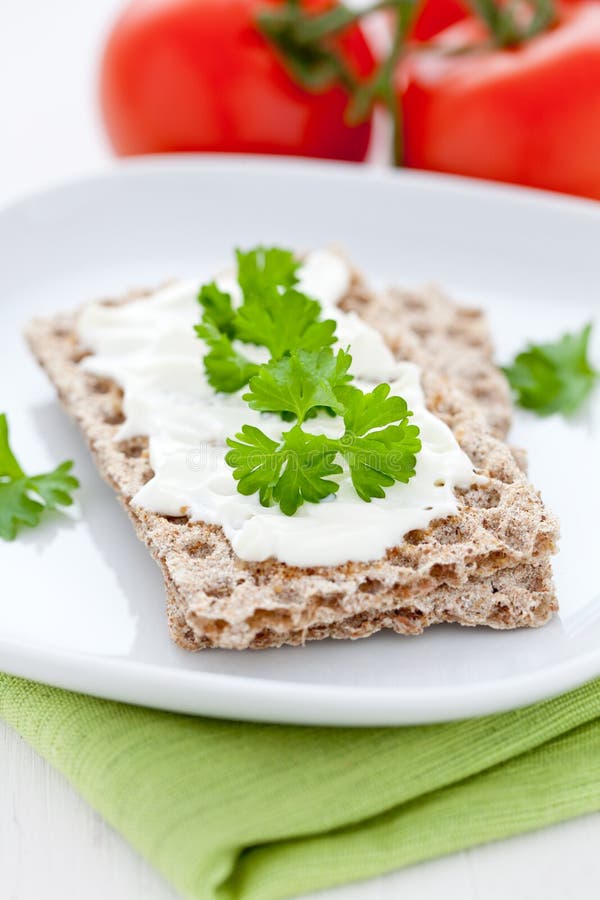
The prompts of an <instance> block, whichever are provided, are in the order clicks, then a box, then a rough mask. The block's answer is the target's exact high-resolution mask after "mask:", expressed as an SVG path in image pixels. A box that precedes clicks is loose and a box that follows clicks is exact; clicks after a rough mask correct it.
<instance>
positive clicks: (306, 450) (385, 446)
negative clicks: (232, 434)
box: [225, 350, 421, 516]
mask: <svg viewBox="0 0 600 900" xmlns="http://www.w3.org/2000/svg"><path fill="white" fill-rule="evenodd" d="M321 353H322V354H329V356H330V360H329V379H330V380H329V382H328V383H327V387H326V391H330V396H331V397H333V401H331V399H329V402H334V403H335V409H336V411H337V412H339V413H341V414H342V415H343V417H344V423H345V425H346V430H345V433H344V435H343V437H341V438H339V439H334V438H328V437H326V436H324V435H314V434H307V433H306V432H305V431H303V430H302V427H301V422H302V421H303V418H306V415H307V414H308V413H309V412H310V410H312V409H314V408H317V407H319V406H321V405H325V402H326V399H327V398H326V397H325V396H324V395H323V396H322V395H319V394H318V393H315V392H311V390H310V389H307V391H306V394H305V395H304V396H301V391H300V388H299V385H300V384H303V381H302V378H306V383H307V384H309V385H310V380H311V372H312V370H311V365H313V366H314V359H312V357H311V355H310V354H306V355H305V356H306V358H305V359H304V361H302V360H301V358H300V356H301V355H300V354H298V355H296V356H290V357H284V359H282V360H278V361H271V362H270V363H269V364H268V365H267V366H264V367H263V368H262V369H261V371H260V373H259V375H257V376H255V378H253V379H252V380H251V382H250V384H251V387H252V393H251V394H247V395H246V396H245V399H247V400H248V401H249V404H250V406H252V407H253V408H254V409H259V410H261V411H266V410H270V411H273V409H274V408H275V411H277V412H285V413H293V414H294V415H295V416H297V417H298V423H297V424H296V425H295V426H294V427H293V428H292V429H291V431H288V432H287V433H285V434H284V435H283V436H282V441H281V443H280V444H278V443H277V442H276V441H273V440H271V438H269V437H267V436H266V435H265V434H264V433H263V432H262V431H261V430H260V429H258V428H254V427H253V426H250V425H245V426H244V427H243V429H242V431H241V432H240V433H239V434H237V435H236V440H228V441H227V443H228V445H229V447H230V448H231V450H230V451H229V453H228V454H227V456H226V457H225V460H226V462H227V463H228V465H230V466H231V467H232V468H233V470H234V471H233V476H234V478H235V479H236V480H237V482H238V490H239V491H240V493H242V494H253V493H256V492H257V491H258V493H259V496H260V502H261V503H262V504H263V506H270V505H272V504H273V503H279V506H280V507H281V510H282V512H284V513H285V514H286V515H288V516H290V515H293V514H294V513H295V512H296V510H297V509H298V508H299V507H300V506H301V505H302V503H304V502H306V501H308V502H310V503H319V502H320V501H321V500H323V499H325V497H328V496H329V495H330V494H334V493H336V491H337V490H338V487H339V482H338V481H335V480H333V481H332V480H331V476H332V475H339V474H342V472H343V469H342V468H341V466H340V465H339V463H338V462H337V459H338V456H339V455H341V456H342V457H343V458H344V459H345V461H346V463H347V465H348V468H349V471H350V477H351V479H352V484H353V486H354V489H355V491H356V493H357V494H358V496H359V497H360V498H361V499H362V500H364V501H366V502H367V503H368V502H370V501H371V500H372V499H373V498H374V497H378V498H383V497H385V488H389V487H391V486H392V485H393V484H394V483H395V482H398V481H399V482H403V483H406V482H408V481H409V480H410V479H411V478H412V477H413V476H414V475H415V471H416V456H417V454H418V453H419V451H420V450H421V441H420V438H419V429H418V427H417V426H416V425H410V424H409V417H410V416H411V415H412V413H411V412H410V410H408V408H407V406H406V402H405V400H403V399H402V397H390V396H389V393H390V387H389V385H387V384H380V385H378V387H376V388H375V389H374V390H373V391H372V392H371V393H368V394H363V393H362V391H360V390H359V389H358V388H355V387H351V386H349V385H347V384H345V382H342V383H341V386H338V387H337V388H335V389H334V388H332V384H335V379H336V374H335V373H337V375H338V376H339V377H340V379H345V378H347V375H346V372H347V369H348V366H349V364H350V361H351V359H350V357H349V355H348V354H347V353H344V351H343V350H340V351H339V353H338V355H337V357H334V356H333V354H332V353H331V351H321ZM303 362H304V363H305V368H304V369H302V378H299V377H298V371H297V368H296V367H297V366H300V367H302V364H303ZM332 362H333V363H334V365H335V369H332V368H331V363H332ZM267 372H268V373H269V376H268V378H267V377H266V373H267ZM328 396H329V395H328ZM341 398H343V399H341Z"/></svg>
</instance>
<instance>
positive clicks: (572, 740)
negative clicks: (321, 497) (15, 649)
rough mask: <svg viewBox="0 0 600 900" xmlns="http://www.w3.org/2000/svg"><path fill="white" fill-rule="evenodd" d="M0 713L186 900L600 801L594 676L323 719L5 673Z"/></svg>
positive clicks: (217, 897)
mask: <svg viewBox="0 0 600 900" xmlns="http://www.w3.org/2000/svg"><path fill="white" fill-rule="evenodd" d="M0 716H2V717H3V718H4V719H6V721H7V722H9V723H10V724H11V725H12V726H13V727H14V728H15V729H16V730H17V731H19V732H20V733H21V734H22V735H23V737H24V738H25V739H26V740H27V741H28V742H29V743H30V744H31V745H32V746H33V747H35V749H36V750H38V751H39V752H40V753H41V754H42V755H43V756H44V757H45V758H46V759H47V760H48V761H49V762H50V763H52V765H53V766H55V767H56V768H57V769H59V770H60V771H61V772H62V773H63V774H64V775H65V776H66V777H67V778H68V779H69V780H70V781H71V782H72V783H73V784H74V785H75V787H76V788H77V789H78V790H79V791H80V792H81V793H82V794H83V796H84V797H85V798H86V799H87V800H88V801H89V802H90V803H91V804H92V806H94V807H95V808H96V809H97V810H98V811H99V812H100V813H102V815H103V816H104V817H105V818H106V819H107V821H108V822H110V823H111V824H112V825H114V827H115V828H117V829H118V830H119V831H120V832H121V833H122V834H123V836H124V837H125V838H127V840H128V841H130V842H131V844H133V846H134V847H136V848H137V849H138V850H139V851H140V853H142V854H143V855H144V856H145V857H146V859H147V860H148V861H149V862H150V863H151V864H152V865H154V866H155V867H156V868H157V869H159V870H160V871H161V872H162V873H163V874H164V875H165V876H166V877H167V878H168V879H169V880H170V881H171V882H172V883H173V884H174V885H175V886H176V888H177V889H178V890H179V891H180V893H181V894H182V895H183V896H185V897H190V898H197V900H200V898H202V900H234V898H235V900H237V898H240V900H275V898H281V897H291V896H294V895H297V894H301V893H305V892H308V891H312V890H317V889H319V888H325V887H328V886H330V885H334V884H340V883H342V882H346V881H351V880H355V879H361V878H368V877H370V876H375V875H378V874H381V873H383V872H387V871H390V870H391V869H395V868H398V867H400V866H406V865H409V864H410V863H415V862H418V861H419V860H424V859H429V858H431V857H434V856H439V855H441V854H444V853H450V852H452V851H455V850H458V849H460V848H463V847H469V846H473V845H474V844H480V843H483V842H485V841H490V840H494V839H497V838H502V837H506V836H508V835H512V834H517V833H519V832H523V831H527V830H529V829H533V828H539V827H541V826H544V825H550V824H552V823H554V822H558V821H560V820H562V819H567V818H569V817H572V816H576V815H579V814H581V813H585V812H591V811H592V810H597V809H600V681H596V682H592V683H591V684H588V685H585V686H584V687H581V688H579V689H578V690H576V691H573V692H572V693H570V694H566V695H564V696H562V697H559V698H557V699H554V700H550V701H547V702H545V703H541V704H538V705H536V706H531V707H528V708H526V709H522V710H517V711H515V712H510V713H505V714H503V715H497V716H489V717H486V718H482V719H472V720H468V721H463V722H453V723H450V724H445V725H429V726H420V727H407V728H387V729H386V728H370V729H356V728H355V729H350V728H335V729H333V728H303V727H290V726H279V725H259V724H248V723H240V722H225V721H219V720H215V719H212V720H211V719H201V718H194V717H191V716H180V715H172V714H170V713H164V712H158V711H156V710H150V709H142V708H138V707H134V706H127V705H125V704H120V703H113V702H109V701H105V700H97V699H93V698H91V697H85V696H81V695H78V694H73V693H68V692H67V691H62V690H58V689H56V688H50V687H46V686H44V685H40V684H34V683H32V682H28V681H23V680H21V679H18V678H13V677H11V676H8V675H0Z"/></svg>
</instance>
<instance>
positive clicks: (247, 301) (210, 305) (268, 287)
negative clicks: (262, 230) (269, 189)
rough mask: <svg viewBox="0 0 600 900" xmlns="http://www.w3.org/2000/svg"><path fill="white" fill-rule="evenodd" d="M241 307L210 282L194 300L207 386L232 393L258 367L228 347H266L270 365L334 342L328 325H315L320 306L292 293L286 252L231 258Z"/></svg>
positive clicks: (292, 265) (291, 263)
mask: <svg viewBox="0 0 600 900" xmlns="http://www.w3.org/2000/svg"><path fill="white" fill-rule="evenodd" d="M236 257H237V265H238V276H237V277H238V283H239V285H240V288H241V291H242V296H243V302H242V304H241V305H240V306H239V308H238V309H235V308H234V306H233V302H232V299H231V296H230V295H229V294H228V293H226V292H224V291H221V290H220V289H219V288H218V286H217V285H216V284H215V283H214V282H211V283H210V284H206V285H204V286H203V287H202V288H201V290H200V293H199V294H198V302H199V303H200V306H201V307H202V310H203V314H202V323H201V324H200V325H197V326H196V333H197V334H198V336H199V337H200V338H202V340H203V341H205V342H206V344H207V346H208V348H209V352H208V354H207V355H206V356H205V358H204V360H205V370H206V376H207V379H208V381H209V384H211V385H212V387H214V388H215V390H218V391H225V392H226V393H232V392H234V391H237V390H239V389H240V388H241V387H243V386H244V385H245V384H247V383H248V381H249V380H250V378H251V377H252V375H254V374H256V372H257V371H258V366H256V365H255V364H254V363H252V362H251V361H250V360H249V359H247V358H246V357H245V356H244V355H243V354H242V353H240V352H238V351H237V350H236V349H235V347H234V346H233V341H234V340H238V341H242V342H243V343H246V344H258V345H259V346H264V347H267V348H268V350H269V352H270V354H271V356H272V357H273V358H274V359H280V358H281V357H282V356H283V355H284V354H285V353H288V352H290V351H293V350H320V349H322V348H324V347H329V346H330V345H331V344H333V343H334V341H335V322H334V321H333V319H328V320H325V321H321V319H320V314H321V305H320V304H319V303H318V301H317V300H313V299H311V298H310V297H307V296H306V294H303V293H301V292H300V291H297V290H296V289H295V287H294V285H296V284H297V283H298V277H297V274H296V273H297V270H298V267H299V265H300V263H299V262H298V261H297V260H296V259H295V257H294V254H293V253H292V252H291V251H289V250H282V249H280V248H278V247H269V248H265V247H256V248H255V249H254V250H250V251H248V252H247V253H244V252H242V251H240V250H238V251H237V252H236Z"/></svg>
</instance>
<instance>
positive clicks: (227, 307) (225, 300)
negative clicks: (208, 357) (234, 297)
mask: <svg viewBox="0 0 600 900" xmlns="http://www.w3.org/2000/svg"><path fill="white" fill-rule="evenodd" d="M198 302H199V303H200V305H201V307H202V309H203V310H204V315H203V316H202V321H203V322H204V323H205V324H211V325H213V326H214V327H215V328H216V329H217V330H218V331H221V332H223V334H225V335H227V337H230V338H231V337H233V336H234V334H235V330H234V327H233V322H234V319H235V310H234V308H233V303H232V302H231V296H230V295H229V294H227V293H226V292H225V291H222V290H221V289H220V288H219V287H218V285H217V284H216V282H214V281H211V282H210V284H205V285H203V286H202V287H201V288H200V291H199V293H198Z"/></svg>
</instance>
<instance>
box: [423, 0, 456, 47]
mask: <svg viewBox="0 0 600 900" xmlns="http://www.w3.org/2000/svg"><path fill="white" fill-rule="evenodd" d="M466 2H467V0H420V2H419V3H418V5H417V11H416V13H415V20H414V23H413V26H412V28H411V35H410V36H411V38H413V39H414V40H416V41H428V40H429V39H430V38H432V37H434V35H436V34H439V33H440V31H443V30H444V28H448V27H449V26H450V25H453V24H454V23H455V22H460V20H461V19H465V18H466V17H467V16H468V15H469V10H468V8H467V6H466Z"/></svg>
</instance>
